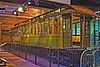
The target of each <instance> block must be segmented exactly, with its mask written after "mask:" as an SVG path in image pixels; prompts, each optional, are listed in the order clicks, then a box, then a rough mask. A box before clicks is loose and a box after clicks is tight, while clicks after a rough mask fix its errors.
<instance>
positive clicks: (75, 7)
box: [13, 5, 100, 28]
mask: <svg viewBox="0 0 100 67" xmlns="http://www.w3.org/2000/svg"><path fill="white" fill-rule="evenodd" d="M62 8H66V9H65V10H68V11H69V10H70V9H72V11H73V12H79V13H83V14H87V15H92V16H95V17H100V16H98V15H97V14H96V13H95V12H94V11H93V10H91V9H88V8H86V7H83V6H80V5H66V6H62V7H60V8H58V9H60V10H61V9H62ZM58 9H54V10H52V11H50V12H47V13H44V14H42V15H39V16H36V17H33V18H31V20H32V19H36V18H38V19H39V18H40V17H41V16H44V15H45V14H47V15H52V14H51V13H52V12H54V13H57V12H55V11H56V10H58ZM65 10H64V11H65ZM72 11H71V12H72ZM60 12H62V11H60ZM60 12H59V13H60ZM69 12H70V11H69ZM29 20H30V19H29ZM26 21H28V20H26ZM24 22H25V21H24ZM20 23H22V22H20ZM20 23H18V24H16V25H15V26H14V27H13V28H16V27H20V26H23V25H25V24H27V23H26V22H25V23H23V24H20Z"/></svg>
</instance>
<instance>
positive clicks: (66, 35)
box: [12, 5, 98, 48]
mask: <svg viewBox="0 0 100 67" xmlns="http://www.w3.org/2000/svg"><path fill="white" fill-rule="evenodd" d="M97 17H98V16H97V15H96V14H95V13H94V12H93V11H92V10H90V9H88V8H85V7H82V6H78V5H67V6H63V7H60V8H58V9H55V10H52V11H50V12H48V13H44V14H42V15H39V16H37V17H34V18H31V19H28V20H26V21H23V22H20V23H18V24H15V25H14V27H13V28H12V35H13V37H12V40H13V42H14V43H18V44H25V45H31V46H39V47H47V48H48V47H51V48H69V47H74V48H75V47H90V46H91V45H90V44H91V35H90V33H91V30H90V29H91V28H90V27H91V21H92V22H93V24H94V25H95V22H96V18H97ZM93 29H94V30H95V28H93ZM92 32H93V30H92ZM94 34H95V31H94ZM95 38H96V37H95V35H94V40H93V42H94V45H95V44H96V40H95Z"/></svg>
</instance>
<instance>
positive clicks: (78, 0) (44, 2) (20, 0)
mask: <svg viewBox="0 0 100 67" xmlns="http://www.w3.org/2000/svg"><path fill="white" fill-rule="evenodd" d="M0 1H2V2H10V3H17V4H24V3H25V2H26V1H27V0H0ZM33 1H34V0H33ZM38 1H39V5H38V6H39V7H40V6H42V7H45V8H52V9H54V8H58V7H60V6H63V5H65V4H61V3H57V2H54V1H53V0H52V1H50V0H49V1H48V0H38ZM71 4H77V5H82V6H86V7H88V8H91V9H95V7H97V6H100V0H71ZM35 6H36V5H35Z"/></svg>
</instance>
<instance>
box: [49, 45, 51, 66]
mask: <svg viewBox="0 0 100 67" xmlns="http://www.w3.org/2000/svg"><path fill="white" fill-rule="evenodd" d="M49 61H50V62H49V67H51V47H50V48H49Z"/></svg>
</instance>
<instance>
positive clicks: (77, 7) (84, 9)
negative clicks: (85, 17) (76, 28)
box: [69, 5, 98, 16]
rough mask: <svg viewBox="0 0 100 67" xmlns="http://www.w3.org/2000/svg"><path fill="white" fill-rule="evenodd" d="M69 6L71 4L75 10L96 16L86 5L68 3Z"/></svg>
mask: <svg viewBox="0 0 100 67" xmlns="http://www.w3.org/2000/svg"><path fill="white" fill-rule="evenodd" d="M69 6H71V7H72V8H73V9H74V10H75V11H77V12H81V13H84V14H89V15H93V16H98V15H97V14H96V13H95V12H94V11H93V10H91V9H88V8H86V7H83V6H79V5H69Z"/></svg>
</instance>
